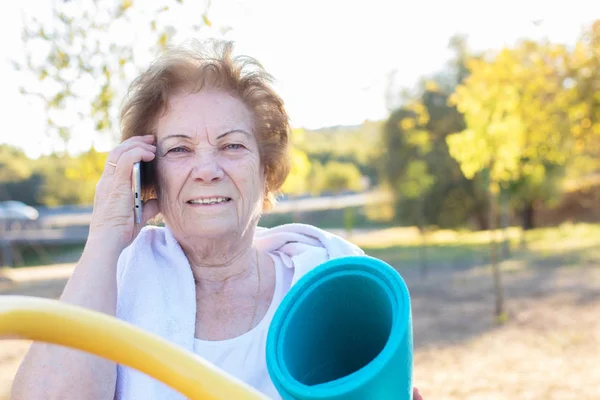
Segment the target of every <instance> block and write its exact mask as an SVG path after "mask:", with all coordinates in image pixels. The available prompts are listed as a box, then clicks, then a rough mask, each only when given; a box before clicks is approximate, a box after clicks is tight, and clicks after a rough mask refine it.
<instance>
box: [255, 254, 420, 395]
mask: <svg viewBox="0 0 600 400" xmlns="http://www.w3.org/2000/svg"><path fill="white" fill-rule="evenodd" d="M266 353H267V354H266V355H267V368H268V371H269V374H270V376H271V379H272V381H273V383H274V385H275V387H276V388H277V390H278V391H279V393H280V394H281V396H282V397H283V399H297V400H316V399H328V400H334V399H336V400H337V399H339V400H342V399H343V400H368V399H377V400H388V399H390V400H391V399H393V400H410V399H412V394H413V393H412V391H413V383H412V370H413V335H412V315H411V306H410V296H409V292H408V288H407V287H406V284H405V282H404V280H403V279H402V277H401V276H400V274H399V273H398V272H397V271H396V270H395V269H394V268H392V267H391V266H389V265H388V264H386V263H385V262H383V261H381V260H378V259H376V258H372V257H369V256H350V257H342V258H336V259H333V260H330V261H327V262H325V263H323V264H321V265H319V266H317V267H316V268H315V269H313V270H312V271H310V272H309V273H307V274H306V275H305V276H304V277H302V278H301V279H300V280H299V281H298V282H297V283H296V284H295V285H294V286H293V287H292V288H291V289H290V291H289V292H288V294H287V295H286V297H285V298H284V299H283V301H282V303H281V304H280V306H279V308H278V309H277V311H276V313H275V315H274V318H273V321H272V323H271V326H270V328H269V333H268V336H267V349H266Z"/></svg>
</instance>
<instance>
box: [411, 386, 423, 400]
mask: <svg viewBox="0 0 600 400" xmlns="http://www.w3.org/2000/svg"><path fill="white" fill-rule="evenodd" d="M413 400H423V396H421V393H419V389H417V388H413Z"/></svg>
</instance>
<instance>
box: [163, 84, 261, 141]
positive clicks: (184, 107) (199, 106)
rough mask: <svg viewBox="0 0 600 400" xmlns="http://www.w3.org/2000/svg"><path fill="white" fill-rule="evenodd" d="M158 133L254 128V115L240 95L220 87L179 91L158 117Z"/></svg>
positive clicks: (211, 131) (219, 132)
mask: <svg viewBox="0 0 600 400" xmlns="http://www.w3.org/2000/svg"><path fill="white" fill-rule="evenodd" d="M157 122H158V123H157V136H158V137H159V138H160V137H163V136H166V135H173V134H182V133H185V134H188V135H191V134H194V135H209V136H211V137H212V136H215V135H221V134H223V133H225V132H228V131H231V130H241V131H245V132H248V133H251V132H252V125H253V118H252V114H251V112H250V110H249V109H248V107H247V106H246V105H245V104H244V103H243V102H242V101H241V100H239V99H237V98H235V97H233V96H231V95H230V94H228V93H225V92H220V91H201V92H198V93H191V94H189V93H178V94H174V95H172V96H170V99H169V107H168V109H167V112H166V113H165V114H163V115H162V116H161V117H160V118H159V119H158V121H157Z"/></svg>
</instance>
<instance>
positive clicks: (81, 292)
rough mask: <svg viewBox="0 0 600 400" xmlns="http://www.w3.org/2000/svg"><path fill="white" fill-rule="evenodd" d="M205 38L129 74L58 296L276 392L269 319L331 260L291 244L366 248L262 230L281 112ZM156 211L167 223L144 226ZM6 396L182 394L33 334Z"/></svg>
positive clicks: (284, 141)
mask: <svg viewBox="0 0 600 400" xmlns="http://www.w3.org/2000/svg"><path fill="white" fill-rule="evenodd" d="M214 44H215V45H214V46H213V47H212V50H214V51H213V52H212V53H211V54H206V52H205V49H204V48H203V47H202V46H200V44H198V43H195V44H194V45H192V46H188V47H181V48H177V49H173V50H169V51H167V52H166V53H165V54H164V55H163V56H161V57H160V58H159V59H158V60H157V61H156V62H155V63H153V64H152V65H151V66H150V68H149V69H148V70H147V71H146V72H145V73H143V74H142V75H141V76H140V77H139V78H138V79H137V80H136V81H135V82H134V83H133V85H132V87H131V90H130V93H129V96H128V99H127V100H126V102H125V104H124V106H123V110H122V113H121V122H122V138H123V140H122V142H121V144H119V145H118V146H117V147H116V148H115V149H114V150H112V151H111V152H110V153H109V155H108V161H107V162H106V166H105V169H104V173H103V175H102V177H101V178H100V181H99V182H98V185H97V191H96V198H95V202H94V212H93V218H92V223H91V226H90V232H89V237H88V240H87V243H86V246H85V249H84V251H83V254H82V256H81V259H80V261H79V262H78V264H77V266H76V268H75V270H74V273H73V275H72V277H71V279H70V280H69V282H68V284H67V285H66V288H65V290H64V293H63V295H62V297H61V299H62V301H65V302H68V303H72V304H76V305H79V306H83V307H87V308H89V309H92V310H96V311H100V312H103V313H106V314H109V315H113V316H116V317H118V318H121V319H123V320H126V321H128V322H131V323H133V324H136V325H138V326H140V327H142V328H143V329H146V330H149V331H151V332H154V333H156V334H158V335H161V336H163V337H166V338H167V339H169V340H172V341H173V342H175V343H177V344H180V345H181V346H183V347H185V348H188V349H189V350H191V351H195V352H196V353H197V354H199V355H200V356H202V357H204V358H205V359H207V360H209V361H210V362H212V363H214V364H215V365H216V366H218V367H220V368H222V369H223V370H225V371H226V372H228V373H230V374H232V375H234V376H236V377H237V378H239V379H241V380H242V381H244V382H246V383H248V384H249V385H251V386H253V387H254V388H256V389H257V390H259V391H261V392H262V393H264V394H266V395H267V396H268V397H270V398H280V397H279V395H278V393H277V391H276V389H275V388H274V386H273V384H272V382H271V380H270V379H269V374H268V372H267V367H266V359H265V343H266V335H267V331H268V327H269V323H270V321H271V318H272V317H273V314H274V311H275V309H276V308H277V306H278V304H279V303H280V302H281V300H282V298H283V297H284V295H285V294H286V292H287V291H288V290H289V288H290V286H291V284H292V282H293V281H295V280H297V279H298V278H299V277H300V276H301V275H303V274H304V273H306V272H307V271H308V270H310V269H311V268H313V267H315V266H316V265H318V264H319V263H321V262H324V261H326V258H325V259H323V257H322V256H320V257H321V258H319V257H317V256H315V257H305V258H304V260H312V261H309V262H307V261H304V262H303V263H302V262H300V261H298V260H299V258H297V257H296V258H295V257H294V254H291V253H290V251H288V250H285V248H286V245H288V244H289V243H290V242H297V243H300V244H303V246H304V247H301V248H300V250H298V248H295V250H293V251H291V252H292V253H293V252H294V251H295V252H298V251H304V252H307V253H309V254H310V251H311V249H312V248H321V249H322V248H325V249H327V247H328V246H335V247H336V249H337V254H338V255H344V254H348V255H351V254H362V253H361V251H360V249H358V248H356V247H355V246H354V245H352V244H350V243H348V242H345V241H344V240H342V239H341V238H338V237H335V236H333V235H329V234H326V233H325V232H323V231H321V230H319V229H317V228H312V227H307V226H302V227H301V228H298V227H294V226H282V227H277V228H274V229H271V230H268V229H260V228H257V224H258V221H259V219H260V217H261V213H262V212H263V211H264V210H267V209H269V208H270V207H271V206H272V205H273V202H274V194H275V193H276V191H277V190H278V189H279V188H280V186H281V185H282V184H283V182H284V181H285V179H286V176H287V174H288V171H289V159H288V142H289V137H288V134H289V125H288V116H287V114H286V111H285V109H284V106H283V101H282V100H281V98H280V97H279V96H278V95H277V94H276V93H275V92H274V91H273V89H272V88H271V86H270V76H269V75H268V74H267V73H266V72H265V71H264V70H263V69H262V68H261V67H260V65H259V64H258V63H257V62H255V61H254V60H252V59H250V58H242V57H237V58H234V57H233V56H232V48H231V44H230V43H219V42H215V43H214ZM139 161H142V162H143V163H145V165H146V167H147V168H145V169H144V193H143V197H144V200H145V202H144V205H143V221H142V223H141V224H135V223H134V213H133V211H132V210H133V199H132V191H131V186H132V181H131V176H132V168H133V165H134V163H136V162H139ZM159 213H160V214H161V215H162V217H163V219H164V222H165V226H164V227H157V226H145V227H144V224H145V223H146V222H147V221H148V220H150V219H152V218H154V217H156V216H157V215H158V214H159ZM302 249H303V250H302ZM340 249H341V250H340ZM315 254H329V255H328V257H331V256H332V254H333V253H332V252H325V253H323V252H320V253H316V252H315ZM416 394H417V396H418V393H416ZM13 398H14V399H38V398H45V399H48V398H52V399H54V398H56V399H78V400H81V399H94V400H99V399H106V400H108V399H113V398H117V399H127V400H133V399H150V398H160V399H168V398H177V393H175V392H174V391H170V388H166V387H165V386H164V385H162V383H160V382H158V381H155V380H153V379H151V378H150V377H148V376H146V375H144V374H142V373H139V372H137V371H133V370H131V369H129V368H123V367H121V366H117V365H115V364H114V363H112V362H110V361H107V360H104V359H101V358H98V357H96V356H93V355H90V354H85V353H82V352H79V351H75V350H72V349H66V348H62V347H58V346H53V345H47V344H43V343H35V344H33V346H32V347H31V349H30V351H29V352H28V354H27V356H26V358H25V360H24V361H23V363H22V365H21V368H20V370H19V372H18V374H17V377H16V379H15V382H14V385H13ZM416 398H420V397H416Z"/></svg>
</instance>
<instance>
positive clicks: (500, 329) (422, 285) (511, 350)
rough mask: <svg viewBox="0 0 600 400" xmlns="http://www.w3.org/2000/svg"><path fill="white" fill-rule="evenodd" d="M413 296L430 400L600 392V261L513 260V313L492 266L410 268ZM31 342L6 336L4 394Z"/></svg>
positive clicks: (423, 385)
mask: <svg viewBox="0 0 600 400" xmlns="http://www.w3.org/2000/svg"><path fill="white" fill-rule="evenodd" d="M71 268H72V266H70V265H61V266H53V267H50V268H46V267H44V268H38V269H27V270H25V269H23V270H14V271H5V272H4V273H2V274H0V276H4V277H5V278H4V279H1V280H0V293H1V294H3V295H6V294H24V295H31V296H41V297H50V298H56V297H57V296H59V295H60V293H61V291H62V288H63V287H64V284H65V281H66V279H67V277H68V276H69V274H70V271H71ZM401 273H402V275H403V277H404V278H405V280H406V282H407V284H408V286H409V289H410V291H411V296H412V306H413V323H414V338H415V362H414V368H415V384H416V385H417V386H418V387H419V388H420V389H421V392H422V393H423V394H424V396H425V399H426V400H446V399H447V400H450V399H452V400H454V399H456V400H458V399H461V400H463V399H487V400H494V399H511V400H512V399H519V400H527V399H536V400H539V399H544V400H554V399H556V400H569V399H578V400H583V399H586V400H587V399H600V317H599V316H600V268H597V267H593V266H588V267H585V266H583V267H576V268H575V267H556V266H542V267H537V268H514V266H513V267H512V268H510V272H508V271H507V273H506V274H505V275H504V283H505V285H506V309H507V311H508V312H509V319H508V321H507V322H506V323H505V324H504V325H501V326H500V325H497V324H495V323H494V319H493V318H492V310H493V298H492V296H491V294H490V293H491V288H492V281H491V276H490V274H489V272H488V271H486V270H484V269H473V270H467V271H448V270H446V271H444V272H441V271H440V272H433V273H432V274H431V275H430V276H429V277H428V278H426V279H423V278H421V277H420V276H419V275H418V274H417V273H416V272H414V271H408V270H407V271H401ZM28 346H29V343H28V342H24V341H2V342H0V400H4V399H8V393H9V388H10V384H11V381H12V379H13V377H14V374H15V373H16V370H17V368H18V364H19V362H20V361H21V359H22V357H23V355H24V353H25V352H26V350H27V348H28Z"/></svg>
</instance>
